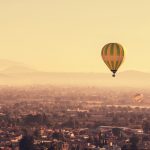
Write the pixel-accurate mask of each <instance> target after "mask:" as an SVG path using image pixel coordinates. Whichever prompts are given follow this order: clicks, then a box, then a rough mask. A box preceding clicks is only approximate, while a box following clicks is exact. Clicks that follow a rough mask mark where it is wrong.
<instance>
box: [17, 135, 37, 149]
mask: <svg viewBox="0 0 150 150" xmlns="http://www.w3.org/2000/svg"><path fill="white" fill-rule="evenodd" d="M33 142H34V139H33V137H32V136H29V135H27V136H24V137H23V138H22V139H21V140H20V142H19V149H20V150H34V148H33Z"/></svg>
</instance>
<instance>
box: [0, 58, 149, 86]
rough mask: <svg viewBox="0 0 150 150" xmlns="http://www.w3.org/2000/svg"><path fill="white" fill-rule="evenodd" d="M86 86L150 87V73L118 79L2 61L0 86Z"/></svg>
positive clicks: (128, 73)
mask: <svg viewBox="0 0 150 150" xmlns="http://www.w3.org/2000/svg"><path fill="white" fill-rule="evenodd" d="M31 84H51V85H84V86H105V87H107V86H108V87H114V86H115V87H116V86H117V87H118V86H122V87H139V88H140V87H150V73H145V72H140V71H135V70H128V71H124V72H118V73H117V75H116V77H115V78H113V77H112V76H111V72H108V73H70V72H43V71H39V70H36V69H34V68H31V67H29V66H27V65H25V64H23V63H19V62H15V61H10V60H0V85H31Z"/></svg>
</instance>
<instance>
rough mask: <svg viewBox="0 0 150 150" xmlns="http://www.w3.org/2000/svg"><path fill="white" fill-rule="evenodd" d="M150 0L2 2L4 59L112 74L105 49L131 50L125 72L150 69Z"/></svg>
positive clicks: (0, 42)
mask: <svg viewBox="0 0 150 150" xmlns="http://www.w3.org/2000/svg"><path fill="white" fill-rule="evenodd" d="M149 7H150V0H124V1H123V0H3V1H0V59H7V60H14V61H18V62H23V63H25V64H27V65H30V66H32V67H34V68H37V69H39V70H43V71H57V72H108V71H109V70H108V69H107V67H106V65H105V64H104V63H103V62H102V58H101V48H102V47H103V46H104V45H105V44H106V43H108V42H119V43H121V44H122V45H123V46H124V47H125V49H126V58H125V61H124V64H123V65H122V66H121V68H120V71H124V70H130V69H132V70H139V71H146V72H150V9H149Z"/></svg>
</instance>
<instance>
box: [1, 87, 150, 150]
mask: <svg viewBox="0 0 150 150" xmlns="http://www.w3.org/2000/svg"><path fill="white" fill-rule="evenodd" d="M122 91H123V89H122V90H121V91H119V90H118V89H113V90H112V89H111V88H100V87H75V86H72V87H71V86H70V87H68V86H40V87H39V86H22V87H11V86H10V87H9V86H5V87H1V90H0V139H1V140H0V149H1V150H137V149H138V150H149V149H150V103H149V101H148V97H149V94H148V91H146V90H144V91H142V92H143V93H142V94H136V91H137V90H136V89H134V90H131V89H126V90H124V92H122ZM139 99H141V100H140V101H139Z"/></svg>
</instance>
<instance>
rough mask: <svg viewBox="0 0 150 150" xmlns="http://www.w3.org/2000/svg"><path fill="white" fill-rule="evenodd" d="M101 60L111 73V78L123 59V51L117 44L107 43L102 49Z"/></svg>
mask: <svg viewBox="0 0 150 150" xmlns="http://www.w3.org/2000/svg"><path fill="white" fill-rule="evenodd" d="M101 55H102V58H103V60H104V62H105V64H106V65H107V66H108V68H109V69H110V70H111V71H112V72H113V75H112V76H113V77H115V74H116V72H117V70H118V68H119V67H120V65H121V64H122V62H123V59H124V49H123V47H122V46H121V45H120V44H118V43H108V44H106V45H105V46H104V47H103V48H102V52H101Z"/></svg>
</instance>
